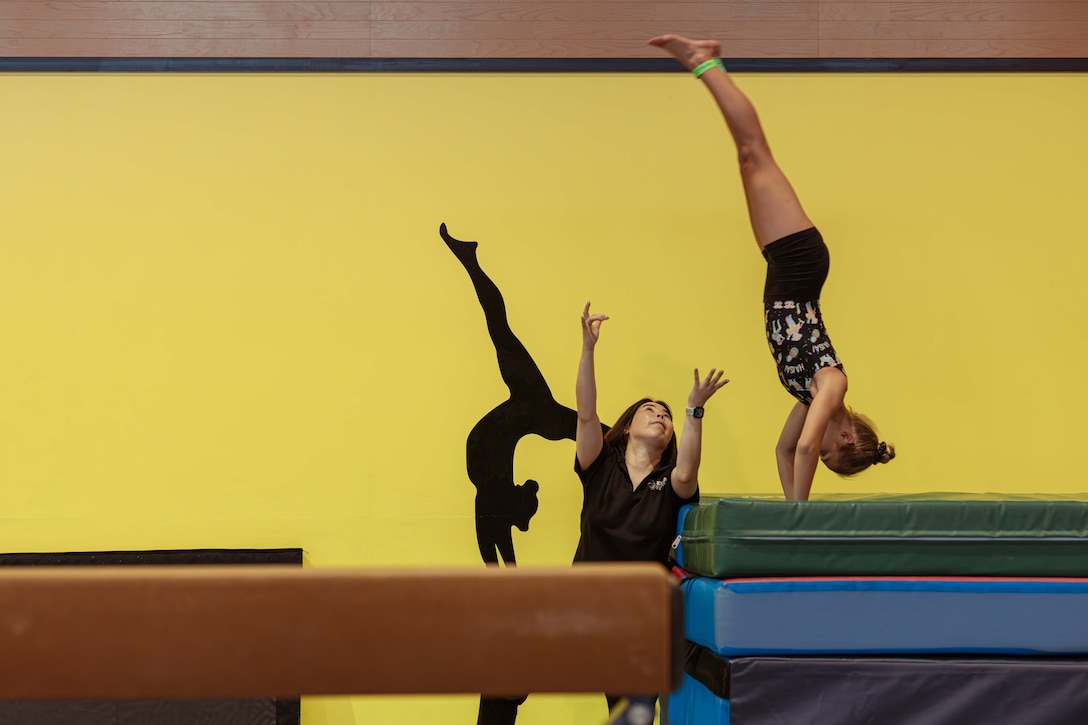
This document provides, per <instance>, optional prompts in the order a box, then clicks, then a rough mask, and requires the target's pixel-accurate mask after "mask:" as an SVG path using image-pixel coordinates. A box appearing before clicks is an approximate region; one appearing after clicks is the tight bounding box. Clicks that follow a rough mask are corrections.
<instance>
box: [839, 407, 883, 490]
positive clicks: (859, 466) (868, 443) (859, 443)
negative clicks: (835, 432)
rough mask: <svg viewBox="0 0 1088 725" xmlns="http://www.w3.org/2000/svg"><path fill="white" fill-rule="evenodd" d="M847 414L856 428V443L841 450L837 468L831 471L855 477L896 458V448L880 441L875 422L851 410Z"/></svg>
mask: <svg viewBox="0 0 1088 725" xmlns="http://www.w3.org/2000/svg"><path fill="white" fill-rule="evenodd" d="M846 412H847V413H848V414H849V416H850V421H851V423H852V424H853V427H854V442H853V443H848V444H846V445H844V446H843V447H842V448H840V449H839V455H838V460H837V461H836V467H835V468H832V469H831V470H833V471H834V472H835V473H837V474H839V475H840V476H853V475H855V474H858V473H861V472H862V471H864V470H865V469H866V468H868V467H869V466H872V465H875V464H877V463H887V462H888V461H890V460H892V459H893V458H895V446H893V445H892V444H891V443H886V442H884V441H882V440H880V436H879V435H878V434H877V432H876V426H874V425H873V421H871V420H869V419H868V418H866V417H865V416H864V415H862V414H861V413H855V412H854V411H853V410H850V409H849V408H847V409H846Z"/></svg>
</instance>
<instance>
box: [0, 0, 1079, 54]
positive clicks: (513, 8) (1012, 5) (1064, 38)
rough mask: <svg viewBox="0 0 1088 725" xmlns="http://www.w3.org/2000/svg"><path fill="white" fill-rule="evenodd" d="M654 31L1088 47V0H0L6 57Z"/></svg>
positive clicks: (875, 42) (922, 45) (343, 49)
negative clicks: (906, 0) (1008, 0)
mask: <svg viewBox="0 0 1088 725" xmlns="http://www.w3.org/2000/svg"><path fill="white" fill-rule="evenodd" d="M662 32H680V33H684V34H689V35H695V36H703V37H715V38H719V39H721V40H722V41H723V43H724V45H725V55H726V56H727V57H734V58H738V57H740V58H788V57H793V58H866V57H884V58H896V57H900V58H902V57H936V58H942V57H972V58H978V57H1029V58H1086V57H1088V1H1086V0H1068V1H1066V2H1061V1H1058V0H1025V1H1021V2H991V1H989V0H963V1H961V2H874V1H872V0H870V1H867V2H857V3H851V2H840V1H838V0H828V1H827V2H821V1H819V0H812V1H810V2H803V1H798V0H760V1H758V2H731V1H726V2H667V1H659V2H633V1H631V0H626V1H622V2H594V1H593V0H562V1H560V0H553V1H551V2H517V1H514V2H508V1H505V0H475V1H471V0H470V1H464V2H462V1H456V0H433V1H431V2H412V1H407V0H406V1H405V2H390V1H386V2H354V1H349V0H342V1H339V2H298V1H295V0H292V1H287V0H192V1H189V2H186V1H182V0H164V1H163V2H154V1H153V0H138V1H134V2H114V1H110V0H98V1H89V2H48V1H46V2H40V1H33V0H16V1H12V2H7V1H2V0H0V55H4V56H12V57H34V56H61V57H80V56H88V57H147V56H156V57H157V56H164V57H254V58H260V57H296V58H297V57H343V58H503V57H505V58H639V57H661V54H660V53H659V52H658V51H656V50H655V49H652V48H648V47H647V46H646V45H645V41H646V39H647V38H648V37H651V36H653V35H656V34H658V33H662Z"/></svg>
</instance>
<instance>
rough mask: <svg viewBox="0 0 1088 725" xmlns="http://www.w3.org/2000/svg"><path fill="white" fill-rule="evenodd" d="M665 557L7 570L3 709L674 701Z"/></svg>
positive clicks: (674, 625) (671, 608)
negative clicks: (589, 698) (361, 700)
mask: <svg viewBox="0 0 1088 725" xmlns="http://www.w3.org/2000/svg"><path fill="white" fill-rule="evenodd" d="M679 596H680V595H679V591H678V588H677V587H676V585H675V582H674V581H673V580H672V579H671V578H670V577H669V576H668V574H667V573H666V572H665V570H664V569H663V568H662V567H661V566H658V565H654V564H616V565H588V564H587V565H579V566H575V567H563V568H547V569H540V568H537V569H533V568H517V569H478V570H477V569H474V570H450V569H434V570H382V569H371V570H347V569H298V568H295V567H279V566H267V567H233V566H215V567H177V566H170V567H116V568H114V567H95V568H90V569H83V568H80V569H75V570H73V569H54V568H52V567H50V568H48V569H22V568H19V569H8V570H0V699H6V700H11V699H98V698H106V699H165V698H215V697H231V698H236V697H270V696H272V697H296V696H299V695H338V694H342V695H346V694H375V693H402V694H403V693H483V694H488V695H501V694H515V693H528V692H615V693H632V694H641V693H647V694H651V693H659V692H669V691H671V690H672V689H674V688H675V686H677V685H678V683H679V678H680V676H681V670H682V661H681V660H682V657H681V656H680V654H679V653H678V647H679V646H680V644H681V643H682V641H683V639H682V637H683V633H682V622H681V617H682V614H681V608H680V600H679Z"/></svg>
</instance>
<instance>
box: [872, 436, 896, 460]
mask: <svg viewBox="0 0 1088 725" xmlns="http://www.w3.org/2000/svg"><path fill="white" fill-rule="evenodd" d="M893 458H895V446H893V445H892V444H891V443H885V442H884V441H880V444H879V445H877V447H876V455H875V456H873V465H876V464H877V463H887V462H888V461H890V460H891V459H893Z"/></svg>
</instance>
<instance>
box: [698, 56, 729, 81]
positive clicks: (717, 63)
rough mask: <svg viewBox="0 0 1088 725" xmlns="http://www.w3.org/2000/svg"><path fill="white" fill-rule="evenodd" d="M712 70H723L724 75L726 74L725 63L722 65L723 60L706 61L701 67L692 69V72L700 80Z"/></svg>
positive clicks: (712, 59)
mask: <svg viewBox="0 0 1088 725" xmlns="http://www.w3.org/2000/svg"><path fill="white" fill-rule="evenodd" d="M711 68H718V69H719V70H721V72H722V73H725V63H722V59H721V58H711V59H710V60H705V61H703V62H702V63H700V64H699V65H697V66H695V67H694V68H692V70H691V72H692V73H693V74H695V77H696V78H698V77H699V76H701V75H702V74H703V73H706V72H707V71H708V70H710V69H711Z"/></svg>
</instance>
